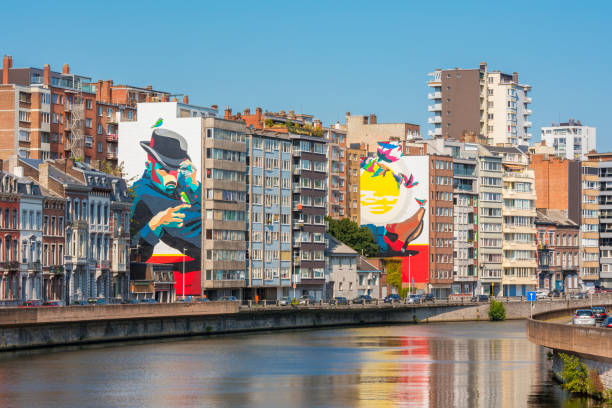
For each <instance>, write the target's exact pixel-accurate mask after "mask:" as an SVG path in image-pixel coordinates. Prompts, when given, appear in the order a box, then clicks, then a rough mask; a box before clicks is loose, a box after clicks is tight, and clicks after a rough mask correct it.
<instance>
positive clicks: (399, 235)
mask: <svg viewBox="0 0 612 408" xmlns="http://www.w3.org/2000/svg"><path fill="white" fill-rule="evenodd" d="M428 177H429V167H428V159H427V156H403V155H402V149H401V146H399V145H397V144H393V143H378V148H377V151H376V155H375V156H374V157H364V158H362V159H361V176H360V189H361V200H360V203H361V223H362V224H363V225H366V226H367V227H368V228H370V229H371V230H372V232H373V233H374V236H375V238H376V240H377V242H378V245H379V246H380V248H381V251H380V252H381V253H380V256H383V257H390V256H399V257H410V258H412V259H410V260H409V261H410V262H411V263H412V265H411V266H406V267H405V268H403V269H408V268H414V272H413V275H412V276H413V277H414V279H415V281H416V282H425V281H427V276H428V272H427V271H428V268H429V246H428V244H429V242H428V241H429V234H428V232H429V230H428V227H427V226H428V225H429V224H428V219H429V218H428V211H427V210H428V205H427V200H428V196H429V188H428V187H429V183H428ZM402 263H404V262H402ZM406 281H407V279H406Z"/></svg>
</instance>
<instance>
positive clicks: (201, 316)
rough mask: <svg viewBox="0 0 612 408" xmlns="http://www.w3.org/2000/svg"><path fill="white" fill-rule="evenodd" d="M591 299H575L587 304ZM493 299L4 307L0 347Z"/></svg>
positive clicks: (374, 319) (445, 317)
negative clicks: (414, 302)
mask: <svg viewBox="0 0 612 408" xmlns="http://www.w3.org/2000/svg"><path fill="white" fill-rule="evenodd" d="M587 303H588V302H586V301H575V302H571V306H572V307H585V306H587ZM530 307H531V305H530V304H529V303H528V302H520V301H518V302H508V303H506V315H507V318H508V319H525V318H528V317H529V315H530ZM568 307H570V303H569V302H568V301H565V300H556V301H541V302H539V303H536V304H535V305H534V310H535V311H536V312H537V313H544V312H547V313H550V312H555V311H561V310H567V308H568ZM488 310H489V304H488V303H482V304H474V303H466V304H461V303H443V304H440V303H437V304H426V305H403V304H393V305H388V304H384V305H383V304H381V305H375V304H373V305H349V306H329V305H324V306H300V307H291V306H284V307H279V306H269V307H266V308H263V307H257V308H251V309H246V310H239V305H238V302H208V303H202V304H192V303H187V304H185V303H177V304H153V305H108V306H74V307H72V306H71V307H58V308H44V307H43V308H31V309H28V308H9V309H2V310H1V313H0V351H9V350H19V349H27V348H37V347H50V346H62V345H78V344H88V343H101V342H112V341H126V340H142V339H155V338H168V337H187V336H197V335H209V334H231V333H239V332H251V331H262V330H288V329H308V328H310V329H312V328H322V327H334V326H354V325H377V324H409V323H427V322H450V321H479V320H488Z"/></svg>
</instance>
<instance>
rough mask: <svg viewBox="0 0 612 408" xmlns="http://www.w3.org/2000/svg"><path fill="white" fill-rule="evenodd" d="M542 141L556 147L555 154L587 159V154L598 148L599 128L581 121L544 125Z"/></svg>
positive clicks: (567, 157) (575, 158)
mask: <svg viewBox="0 0 612 408" xmlns="http://www.w3.org/2000/svg"><path fill="white" fill-rule="evenodd" d="M542 141H543V142H546V145H547V146H552V147H553V148H554V152H555V153H554V154H555V155H556V156H560V157H563V158H566V159H568V160H585V159H586V158H587V154H589V153H590V152H592V151H595V150H597V130H596V129H595V128H594V127H592V126H585V125H583V124H582V123H580V121H579V120H578V121H574V119H570V120H569V121H567V122H565V123H559V124H554V123H553V124H552V125H551V126H544V127H542Z"/></svg>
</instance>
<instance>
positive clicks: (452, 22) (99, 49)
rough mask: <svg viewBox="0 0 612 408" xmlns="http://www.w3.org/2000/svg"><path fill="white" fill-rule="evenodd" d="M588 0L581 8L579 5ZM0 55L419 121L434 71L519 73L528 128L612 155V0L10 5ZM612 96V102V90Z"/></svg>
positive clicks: (1, 27) (194, 93) (211, 93)
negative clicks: (581, 129)
mask: <svg viewBox="0 0 612 408" xmlns="http://www.w3.org/2000/svg"><path fill="white" fill-rule="evenodd" d="M581 3H582V4H581ZM1 14H2V16H3V18H2V24H0V52H1V53H3V54H10V55H12V56H13V59H14V66H15V67H25V66H37V67H42V65H43V64H45V63H49V64H51V68H52V69H53V70H58V71H59V70H61V67H62V65H63V64H64V63H69V64H70V66H71V69H72V72H75V73H79V74H83V75H87V76H91V77H92V78H94V79H113V80H115V83H127V84H130V85H136V86H144V85H147V84H152V85H153V86H154V88H156V89H161V90H167V91H170V92H173V93H186V94H188V95H189V97H190V102H191V103H194V104H200V105H205V106H210V105H212V104H217V105H219V106H220V108H221V109H222V108H223V107H224V106H225V105H229V106H230V107H231V108H232V109H233V110H234V111H241V110H243V109H244V108H247V107H249V108H251V109H252V110H253V109H254V108H255V107H256V106H261V107H262V108H263V109H264V110H271V111H278V110H281V109H284V110H290V109H294V110H296V111H300V112H305V113H312V114H314V115H315V116H316V117H318V118H320V119H321V120H323V122H324V123H325V124H330V123H334V122H335V121H337V120H340V121H342V120H343V119H344V114H345V112H347V111H350V112H351V113H353V114H364V115H365V114H369V113H375V114H377V115H378V119H379V122H380V121H385V122H398V121H406V122H411V123H417V124H421V125H422V126H423V127H422V129H423V130H422V133H423V134H424V135H426V134H427V129H428V127H427V126H426V125H425V124H426V122H427V117H428V116H429V115H428V112H427V105H428V100H427V92H428V88H427V85H426V82H427V80H428V78H429V77H428V76H427V73H428V72H431V71H432V70H434V69H435V68H454V67H461V68H476V67H477V66H478V64H479V63H480V62H481V61H485V62H487V64H488V68H489V70H501V71H503V72H508V73H511V72H513V71H517V72H519V75H520V77H519V79H520V81H521V82H524V83H528V84H530V85H531V86H532V87H533V90H532V92H531V97H532V99H533V104H532V105H531V108H532V110H533V116H532V122H533V125H534V127H533V128H532V129H531V133H533V135H534V139H536V140H539V134H540V127H541V126H544V125H550V123H552V122H558V121H559V119H561V120H562V121H566V120H567V119H568V118H570V117H573V118H575V119H580V120H581V121H582V122H583V123H585V124H588V125H592V126H596V127H597V133H598V134H597V136H598V150H600V151H610V150H612V140H611V139H610V137H609V135H610V133H611V131H612V125H611V121H610V120H608V119H609V118H608V115H609V114H610V112H609V111H610V96H611V95H612V89H611V88H612V87H611V85H610V83H611V81H610V80H611V76H612V72H611V71H612V69H611V67H612V64H611V63H612V45H611V43H612V28H611V27H612V24H611V21H610V20H611V17H612V3H610V2H607V1H592V2H576V1H573V2H549V1H540V0H531V1H506V2H467V1H449V2H444V1H437V2H431V1H428V2H420V3H417V2H411V1H397V2H394V1H359V0H351V1H343V0H332V1H330V0H328V1H314V0H313V1H301V2H297V1H288V0H284V1H259V2H256V1H248V2H243V1H237V0H234V1H217V2H214V3H213V2H207V1H170V2H168V1H166V2H155V1H148V2H135V1H134V2H132V1H126V0H123V1H104V2H89V1H68V0H66V1H62V2H44V3H43V2H40V3H37V2H36V1H30V2H19V1H10V2H5V4H3V6H2V12H1ZM606 95H607V96H606Z"/></svg>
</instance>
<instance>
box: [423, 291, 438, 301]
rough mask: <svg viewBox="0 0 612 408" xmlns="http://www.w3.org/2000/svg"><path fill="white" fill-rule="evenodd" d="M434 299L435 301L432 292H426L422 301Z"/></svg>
mask: <svg viewBox="0 0 612 408" xmlns="http://www.w3.org/2000/svg"><path fill="white" fill-rule="evenodd" d="M435 301H436V297H435V296H434V294H433V293H427V294H426V295H425V297H424V298H423V302H435Z"/></svg>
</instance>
